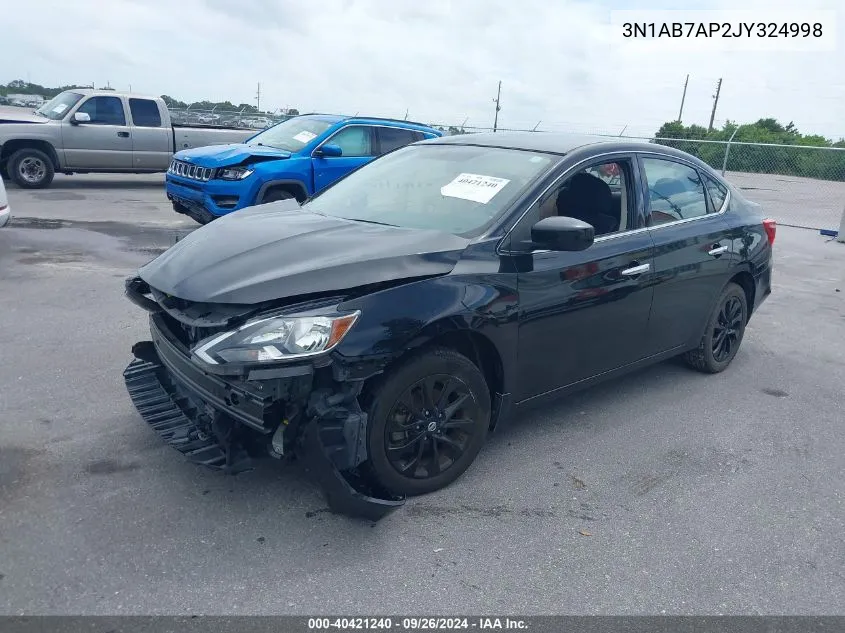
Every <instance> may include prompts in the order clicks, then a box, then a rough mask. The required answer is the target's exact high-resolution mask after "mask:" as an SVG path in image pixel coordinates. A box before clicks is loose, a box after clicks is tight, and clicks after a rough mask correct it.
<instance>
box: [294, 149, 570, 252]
mask: <svg viewBox="0 0 845 633" xmlns="http://www.w3.org/2000/svg"><path fill="white" fill-rule="evenodd" d="M555 159H556V157H553V156H552V155H549V154H542V153H537V152H528V151H522V150H515V149H502V148H498V147H477V146H471V145H433V144H432V145H427V144H423V145H410V146H407V147H404V148H402V149H399V150H396V151H394V152H391V153H390V154H387V155H385V156H384V157H382V158H378V159H376V160H374V161H372V162H370V163H368V164H367V165H365V166H364V167H362V168H360V169H358V170H357V171H355V172H353V173H352V174H350V175H349V176H347V177H346V178H344V179H342V180H340V181H338V182H337V183H336V184H335V185H333V186H331V187H329V188H328V189H326V190H324V191H323V192H322V193H321V194H319V195H318V196H315V197H314V198H313V199H311V200H310V201H308V202H307V203H305V205H304V206H303V209H304V210H307V211H312V212H314V213H320V214H323V215H328V216H333V217H340V218H345V219H349V220H358V221H361V222H373V223H378V224H387V225H391V226H401V227H405V228H416V229H435V230H438V231H444V232H448V233H454V234H456V235H463V236H472V235H475V234H478V233H479V232H480V231H483V230H484V228H486V227H487V226H488V225H489V224H490V223H491V222H492V221H494V220H495V219H496V218H498V217H499V216H500V215H501V213H502V212H503V211H504V210H506V209H507V208H508V207H509V206H510V204H511V203H512V202H513V201H514V200H516V198H517V197H518V196H519V195H520V194H522V192H523V191H525V189H526V188H527V187H529V186H530V185H531V184H532V183H533V182H535V181H536V180H537V179H538V178H539V177H541V176H542V175H543V174H544V173H546V171H548V170H549V169H550V168H551V166H552V165H553V164H554V162H555Z"/></svg>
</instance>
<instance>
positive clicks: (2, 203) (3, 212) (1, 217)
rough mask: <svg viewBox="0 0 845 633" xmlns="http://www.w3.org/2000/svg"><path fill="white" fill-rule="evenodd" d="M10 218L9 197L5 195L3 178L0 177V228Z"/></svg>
mask: <svg viewBox="0 0 845 633" xmlns="http://www.w3.org/2000/svg"><path fill="white" fill-rule="evenodd" d="M11 219H12V209H11V208H9V199H8V198H7V197H6V187H5V185H3V179H2V178H0V228H3V227H4V226H6V225H7V224H8V223H9V220H11Z"/></svg>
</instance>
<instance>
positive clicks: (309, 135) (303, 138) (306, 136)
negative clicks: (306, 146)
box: [293, 130, 317, 143]
mask: <svg viewBox="0 0 845 633" xmlns="http://www.w3.org/2000/svg"><path fill="white" fill-rule="evenodd" d="M315 138H317V135H316V134H314V133H313V132H309V131H308V130H303V131H302V132H300V133H299V134H297V135H296V136H294V137H293V139H294V140H295V141H299V142H300V143H307V142H308V141H311V140H313V139H315Z"/></svg>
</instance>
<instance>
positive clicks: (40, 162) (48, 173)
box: [7, 147, 55, 189]
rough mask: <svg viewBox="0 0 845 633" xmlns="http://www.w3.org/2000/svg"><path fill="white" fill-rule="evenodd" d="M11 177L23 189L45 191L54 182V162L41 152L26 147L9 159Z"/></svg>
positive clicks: (8, 166)
mask: <svg viewBox="0 0 845 633" xmlns="http://www.w3.org/2000/svg"><path fill="white" fill-rule="evenodd" d="M7 170H8V172H9V177H10V178H11V179H12V181H13V182H14V183H15V184H16V185H17V186H18V187H20V188H21V189H44V188H45V187H49V186H50V183H51V182H53V176H54V175H55V170H54V168H53V161H52V160H51V159H50V157H49V156H47V154H45V153H44V152H42V151H41V150H37V149H33V148H30V147H26V148H24V149H19V150H18V151H17V152H15V153H14V154H12V155H11V156H10V157H9V162H8V164H7Z"/></svg>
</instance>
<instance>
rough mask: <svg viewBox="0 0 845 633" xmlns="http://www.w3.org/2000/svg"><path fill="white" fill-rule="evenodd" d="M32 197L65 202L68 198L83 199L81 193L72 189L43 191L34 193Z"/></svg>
mask: <svg viewBox="0 0 845 633" xmlns="http://www.w3.org/2000/svg"><path fill="white" fill-rule="evenodd" d="M32 197H33V198H35V199H36V200H48V201H50V202H67V201H69V200H85V196H83V195H82V194H81V193H73V192H72V191H48V192H45V193H34V194H32Z"/></svg>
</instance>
